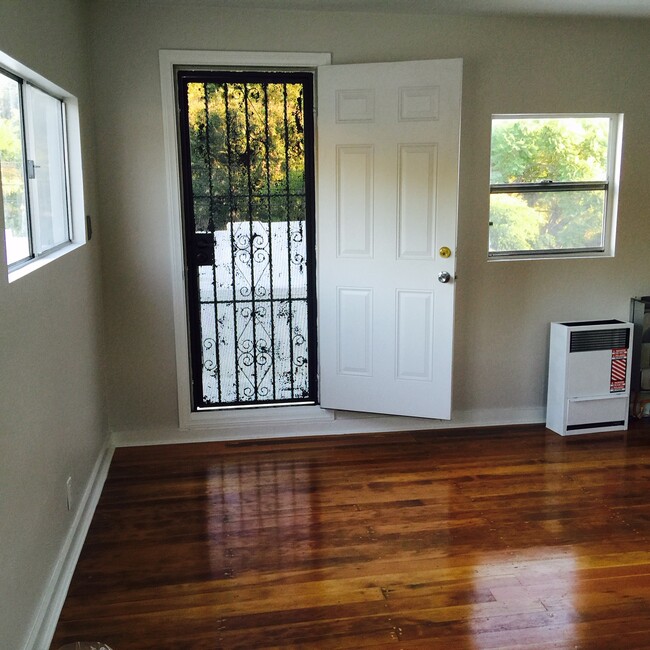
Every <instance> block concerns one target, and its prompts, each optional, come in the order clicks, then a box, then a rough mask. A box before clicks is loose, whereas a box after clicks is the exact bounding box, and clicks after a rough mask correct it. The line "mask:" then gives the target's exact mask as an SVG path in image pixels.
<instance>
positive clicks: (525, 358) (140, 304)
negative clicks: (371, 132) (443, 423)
mask: <svg viewBox="0 0 650 650" xmlns="http://www.w3.org/2000/svg"><path fill="white" fill-rule="evenodd" d="M93 23H94V34H93V43H94V48H93V49H94V72H95V76H96V79H97V82H98V83H97V85H96V91H97V92H96V96H95V97H96V109H97V119H98V124H99V125H100V126H99V129H98V131H99V134H100V135H99V142H98V154H99V165H98V167H99V170H100V171H99V178H100V201H101V214H102V219H103V224H102V225H103V229H104V235H105V238H104V244H105V249H104V252H105V255H104V288H105V300H106V306H107V308H106V324H107V328H108V334H109V335H108V341H109V359H110V362H109V363H110V370H109V399H110V408H109V413H110V426H111V428H112V429H113V430H117V431H126V430H133V429H149V428H157V427H159V428H167V427H172V428H173V427H175V426H176V422H177V412H176V386H175V364H174V345H173V330H172V298H171V281H172V280H171V268H170V260H169V250H170V234H169V226H168V221H167V214H166V194H165V167H164V165H165V159H164V151H163V139H162V118H161V99H160V82H159V68H158V50H159V49H161V48H162V49H224V50H275V51H289V50H293V51H325V52H331V53H332V54H333V62H334V63H352V62H370V61H395V60H405V59H418V58H450V57H462V58H463V59H464V62H465V65H464V87H463V118H462V151H461V180H460V217H459V239H458V283H457V297H458V300H457V314H456V348H455V382H454V408H455V410H457V411H458V410H460V411H467V410H470V411H471V410H481V409H493V408H507V409H510V408H516V409H521V408H529V407H542V406H543V405H544V403H545V384H546V369H547V358H546V357H547V345H548V323H549V322H550V321H553V320H563V319H582V318H599V317H619V318H626V317H627V314H628V302H629V298H630V296H632V295H637V294H648V293H650V255H649V252H650V228H648V220H649V217H650V208H649V207H648V206H649V205H650V183H648V182H647V177H648V170H649V169H650V147H649V146H648V143H649V142H650V121H649V120H648V119H647V115H648V103H647V102H648V94H649V91H650V66H649V65H648V61H649V59H650V56H649V55H650V47H649V43H650V22H649V21H640V20H637V21H611V20H600V19H591V20H587V19H552V18H550V19H539V18H530V19H525V18H524V19H509V18H498V17H493V18H487V17H475V18H467V17H450V16H446V17H438V16H431V15H426V16H423V15H405V14H397V15H388V14H381V13H377V14H362V13H337V12H323V13H307V12H299V11H287V12H280V11H264V10H258V11H246V12H245V14H244V13H241V12H238V11H236V10H234V9H229V10H224V9H218V8H215V7H210V6H209V3H207V2H199V3H197V5H196V6H190V4H188V3H186V4H184V5H181V4H180V3H175V4H173V5H172V4H171V3H167V2H159V3H157V2H155V1H148V2H129V3H128V4H125V3H120V2H116V1H115V0H106V1H104V0H99V1H98V2H96V4H95V11H94V14H93ZM518 111H522V112H545V111H547V112H555V111H557V112H572V111H578V112H580V111H584V112H601V111H603V112H623V113H625V142H624V149H625V158H624V164H623V172H622V183H623V185H622V192H621V199H620V213H619V231H618V246H617V255H616V258H615V259H596V260H565V261H560V260H554V261H519V262H509V263H504V262H501V263H495V262H491V263H488V262H487V261H486V249H487V228H488V225H487V221H488V218H487V212H488V167H489V150H488V149H489V129H490V116H491V114H492V113H508V112H518Z"/></svg>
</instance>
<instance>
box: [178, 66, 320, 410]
mask: <svg viewBox="0 0 650 650" xmlns="http://www.w3.org/2000/svg"><path fill="white" fill-rule="evenodd" d="M312 84H313V78H312V75H311V74H308V73H293V72H286V73H284V72H274V73H265V72H252V71H251V72H226V71H220V72H212V71H210V72H206V71H179V73H178V97H179V107H180V124H181V129H180V131H181V168H182V175H183V200H184V221H185V255H186V266H187V270H188V271H187V292H188V305H189V314H188V317H189V324H190V355H191V362H192V364H191V365H192V384H193V391H192V392H193V400H194V404H193V408H194V409H195V410H199V409H204V408H213V407H224V406H245V405H256V404H260V405H261V404H276V403H304V402H314V401H315V396H316V394H317V393H316V354H315V351H316V340H315V331H316V330H315V300H314V296H315V292H314V287H315V272H314V162H313V160H314V158H313V142H314V133H313V85H312Z"/></svg>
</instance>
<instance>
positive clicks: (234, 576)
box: [52, 425, 650, 650]
mask: <svg viewBox="0 0 650 650" xmlns="http://www.w3.org/2000/svg"><path fill="white" fill-rule="evenodd" d="M637 427H638V428H637V429H636V430H633V431H630V432H628V433H627V434H597V435H583V436H574V437H571V438H562V437H560V436H558V435H556V434H554V433H549V432H545V431H544V430H543V429H542V428H541V427H529V428H523V429H497V430H483V431H473V432H469V431H455V432H449V433H440V432H417V433H400V434H385V435H376V436H367V435H364V436H351V437H336V438H327V439H324V438H318V439H303V440H300V441H296V440H286V441H276V442H246V443H241V442H240V443H204V444H192V445H179V446H161V447H141V448H130V449H128V448H125V449H118V450H116V452H115V457H114V460H113V464H112V466H111V470H110V474H109V477H108V480H107V483H106V486H105V488H104V492H103V495H102V497H101V501H100V503H99V507H98V509H97V512H96V514H95V518H94V520H93V523H92V526H91V529H90V532H89V535H88V538H87V541H86V544H85V546H84V549H83V552H82V555H81V558H80V560H79V564H78V566H77V570H76V573H75V575H74V578H73V581H72V585H71V587H70V591H69V594H68V598H67V600H66V603H65V606H64V608H63V612H62V615H61V619H60V621H59V624H58V628H57V632H56V636H55V639H54V642H53V644H52V648H58V647H59V646H61V645H63V644H65V643H69V642H72V641H76V640H86V641H93V640H98V641H103V642H105V643H108V644H109V645H110V646H111V647H112V648H113V650H140V649H145V648H146V649H147V650H149V649H151V650H154V649H155V650H165V649H169V650H171V649H174V650H186V649H187V650H203V649H210V650H214V649H216V648H242V649H254V648H336V649H339V648H354V649H358V648H378V649H384V648H385V649H396V650H398V649H400V648H423V649H427V650H434V649H437V648H444V649H445V650H464V649H467V650H470V649H472V650H477V649H482V648H534V649H535V650H542V649H544V648H570V649H575V648H590V649H591V648H603V649H607V650H613V649H614V650H615V649H625V650H628V649H631V648H650V543H649V542H650V428H649V427H648V426H644V427H639V425H637Z"/></svg>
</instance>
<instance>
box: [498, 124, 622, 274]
mask: <svg viewBox="0 0 650 650" xmlns="http://www.w3.org/2000/svg"><path fill="white" fill-rule="evenodd" d="M571 118H607V119H609V121H610V127H609V139H608V143H607V177H606V179H605V180H604V181H570V182H566V181H555V182H554V181H548V180H544V181H541V182H537V183H490V186H489V196H490V199H491V197H492V195H493V194H513V193H519V194H526V193H533V192H537V193H539V192H567V191H574V192H579V191H585V192H587V191H594V190H602V191H604V192H605V200H604V214H603V232H602V245H601V246H597V247H584V248H572V249H569V248H563V249H531V250H508V251H491V250H490V249H489V240H490V235H489V230H488V261H490V262H498V261H513V260H532V259H562V258H597V257H614V254H615V243H616V223H617V216H618V214H617V213H618V195H619V183H620V169H621V157H622V137H623V114H622V113H512V114H510V113H495V114H493V115H492V116H491V118H490V171H491V165H492V132H493V128H494V122H495V120H499V119H508V120H517V119H521V120H535V119H540V120H541V119H571ZM488 215H489V208H488ZM488 221H489V219H488ZM491 225H492V222H491V221H489V224H488V229H489V228H490V227H491Z"/></svg>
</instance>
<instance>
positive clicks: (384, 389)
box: [317, 59, 462, 419]
mask: <svg viewBox="0 0 650 650" xmlns="http://www.w3.org/2000/svg"><path fill="white" fill-rule="evenodd" d="M461 78H462V61H461V60H459V59H453V60H443V61H410V62H405V63H380V64H362V65H340V66H323V67H320V68H319V69H318V211H317V222H318V242H317V245H318V278H319V282H318V301H319V302H318V305H319V309H318V311H319V316H318V318H319V350H320V403H321V406H322V407H324V408H334V409H344V410H354V411H368V412H375V413H390V414H396V415H412V416H418V417H426V418H439V419H449V418H450V417H451V371H452V367H451V366H452V343H453V322H454V269H455V256H456V222H457V204H458V156H459V135H460V99H461ZM445 248H446V249H449V251H450V252H451V255H450V256H448V257H446V256H445V255H446V251H445ZM441 273H443V274H445V273H446V274H448V275H447V276H443V277H442V280H444V279H446V278H448V281H447V282H441V281H440V280H439V277H438V276H439V274H441Z"/></svg>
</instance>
